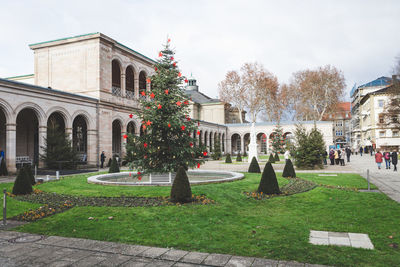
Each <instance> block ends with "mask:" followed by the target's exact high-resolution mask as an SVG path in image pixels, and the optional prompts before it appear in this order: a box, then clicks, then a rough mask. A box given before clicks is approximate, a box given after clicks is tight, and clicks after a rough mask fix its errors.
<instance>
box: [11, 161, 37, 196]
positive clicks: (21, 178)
mask: <svg viewBox="0 0 400 267" xmlns="http://www.w3.org/2000/svg"><path fill="white" fill-rule="evenodd" d="M32 191H33V189H32V182H31V180H30V179H29V176H28V174H27V172H26V168H25V167H23V168H21V169H20V170H19V172H18V175H17V178H16V179H15V182H14V187H13V190H12V193H13V194H14V195H26V194H30V193H32Z"/></svg>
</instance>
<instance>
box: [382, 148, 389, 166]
mask: <svg viewBox="0 0 400 267" xmlns="http://www.w3.org/2000/svg"><path fill="white" fill-rule="evenodd" d="M383 158H384V159H385V164H386V169H389V170H390V152H383Z"/></svg>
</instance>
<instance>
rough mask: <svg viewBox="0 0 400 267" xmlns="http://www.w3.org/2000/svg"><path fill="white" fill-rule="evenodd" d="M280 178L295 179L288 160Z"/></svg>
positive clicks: (294, 173) (291, 165)
mask: <svg viewBox="0 0 400 267" xmlns="http://www.w3.org/2000/svg"><path fill="white" fill-rule="evenodd" d="M282 177H290V178H296V172H295V171H294V168H293V163H292V161H291V160H290V159H288V160H287V161H286V164H285V168H284V169H283V173H282Z"/></svg>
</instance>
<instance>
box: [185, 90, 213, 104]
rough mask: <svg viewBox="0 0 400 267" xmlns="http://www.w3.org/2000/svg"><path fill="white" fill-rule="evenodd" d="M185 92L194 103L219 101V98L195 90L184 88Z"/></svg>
mask: <svg viewBox="0 0 400 267" xmlns="http://www.w3.org/2000/svg"><path fill="white" fill-rule="evenodd" d="M185 93H186V94H187V95H188V96H189V97H190V98H191V100H192V101H193V102H195V103H199V104H206V103H220V102H221V100H219V99H216V98H211V97H209V96H206V95H205V94H203V93H200V92H199V91H196V90H185Z"/></svg>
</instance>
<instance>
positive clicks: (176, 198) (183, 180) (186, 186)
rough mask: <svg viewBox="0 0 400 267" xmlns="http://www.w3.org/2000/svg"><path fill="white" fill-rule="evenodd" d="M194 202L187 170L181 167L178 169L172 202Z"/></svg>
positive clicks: (172, 192) (173, 186) (172, 189)
mask: <svg viewBox="0 0 400 267" xmlns="http://www.w3.org/2000/svg"><path fill="white" fill-rule="evenodd" d="M191 201H192V189H191V188H190V183H189V178H188V177H187V175H186V171H185V169H184V168H183V167H182V166H181V167H179V168H178V172H177V173H176V176H175V180H174V183H173V184H172V187H171V202H174V203H188V202H191Z"/></svg>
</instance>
